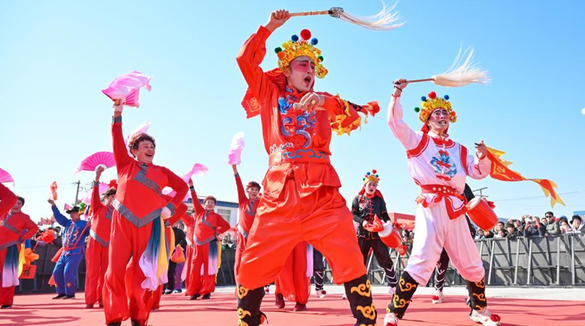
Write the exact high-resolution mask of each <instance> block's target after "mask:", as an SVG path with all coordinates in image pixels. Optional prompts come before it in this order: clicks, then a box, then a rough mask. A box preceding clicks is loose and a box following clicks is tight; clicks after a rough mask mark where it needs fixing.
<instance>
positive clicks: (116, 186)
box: [108, 179, 118, 189]
mask: <svg viewBox="0 0 585 326" xmlns="http://www.w3.org/2000/svg"><path fill="white" fill-rule="evenodd" d="M108 187H109V188H114V189H118V181H116V179H112V180H110V183H108Z"/></svg>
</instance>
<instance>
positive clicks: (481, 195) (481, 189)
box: [473, 187, 489, 198]
mask: <svg viewBox="0 0 585 326" xmlns="http://www.w3.org/2000/svg"><path fill="white" fill-rule="evenodd" d="M487 188H488V187H483V188H479V189H475V190H473V192H476V191H479V198H487V197H489V196H488V195H484V194H483V191H484V190H486V189H487Z"/></svg>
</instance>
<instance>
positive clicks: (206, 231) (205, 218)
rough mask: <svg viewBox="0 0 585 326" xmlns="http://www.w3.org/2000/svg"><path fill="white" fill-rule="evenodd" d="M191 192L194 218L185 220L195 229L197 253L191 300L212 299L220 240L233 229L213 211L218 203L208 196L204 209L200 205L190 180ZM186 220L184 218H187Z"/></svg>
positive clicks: (191, 277) (194, 253) (193, 261)
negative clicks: (223, 234)
mask: <svg viewBox="0 0 585 326" xmlns="http://www.w3.org/2000/svg"><path fill="white" fill-rule="evenodd" d="M189 189H191V198H192V199H193V209H194V211H193V216H194V217H190V216H189V217H185V218H184V219H183V220H184V221H185V224H186V225H187V226H189V227H190V225H191V226H194V231H193V241H194V242H195V244H194V250H192V251H191V258H190V261H188V262H187V263H188V265H187V282H186V286H187V293H186V295H188V296H190V297H191V300H196V299H197V298H199V297H201V299H209V298H211V293H213V292H214V291H215V275H216V274H217V269H218V262H217V259H218V257H219V250H221V248H220V247H219V246H218V242H217V236H218V235H219V234H222V233H224V232H226V231H228V230H229V229H230V224H229V223H228V222H226V221H225V220H224V219H223V217H221V215H219V214H217V213H216V212H214V211H213V210H214V209H215V205H216V204H217V200H216V199H215V197H213V196H207V197H206V198H205V200H204V201H203V205H204V206H202V205H201V203H200V202H199V198H198V197H197V193H196V192H195V188H194V187H193V180H190V179H189ZM184 216H185V215H184Z"/></svg>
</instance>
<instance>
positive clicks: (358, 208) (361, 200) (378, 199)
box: [351, 170, 396, 295]
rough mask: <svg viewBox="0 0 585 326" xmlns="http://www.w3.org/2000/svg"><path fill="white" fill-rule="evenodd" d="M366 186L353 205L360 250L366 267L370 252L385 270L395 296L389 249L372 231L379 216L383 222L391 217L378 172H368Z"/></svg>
mask: <svg viewBox="0 0 585 326" xmlns="http://www.w3.org/2000/svg"><path fill="white" fill-rule="evenodd" d="M363 181H364V185H363V187H362V189H361V190H360V192H359V193H358V195H357V196H355V198H354V199H353V202H352V204H351V212H352V214H353V220H354V221H355V222H356V223H357V224H358V228H357V237H358V244H359V246H360V250H361V252H362V255H363V257H364V265H366V266H367V264H368V255H369V253H370V250H371V251H372V254H373V255H374V256H375V257H376V260H377V261H378V265H380V267H382V268H383V269H384V273H385V274H386V281H387V282H388V286H389V290H388V291H389V293H390V295H393V294H394V292H395V289H396V271H395V270H394V263H392V259H391V258H390V251H389V249H388V247H387V246H386V245H385V244H384V243H383V242H382V240H380V236H379V235H378V232H375V231H374V230H373V229H372V227H371V226H372V224H373V223H374V218H375V217H376V216H377V217H378V218H379V219H381V221H382V222H390V216H389V215H388V210H387V209H386V201H385V200H384V196H382V193H381V192H380V190H378V183H379V182H380V177H379V175H378V171H376V170H372V171H371V172H367V173H366V175H365V176H364V178H363Z"/></svg>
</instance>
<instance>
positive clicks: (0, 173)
mask: <svg viewBox="0 0 585 326" xmlns="http://www.w3.org/2000/svg"><path fill="white" fill-rule="evenodd" d="M8 182H12V185H13V186H14V178H12V176H11V175H10V173H8V172H6V171H4V170H2V169H0V183H8Z"/></svg>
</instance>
